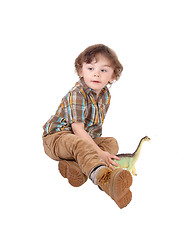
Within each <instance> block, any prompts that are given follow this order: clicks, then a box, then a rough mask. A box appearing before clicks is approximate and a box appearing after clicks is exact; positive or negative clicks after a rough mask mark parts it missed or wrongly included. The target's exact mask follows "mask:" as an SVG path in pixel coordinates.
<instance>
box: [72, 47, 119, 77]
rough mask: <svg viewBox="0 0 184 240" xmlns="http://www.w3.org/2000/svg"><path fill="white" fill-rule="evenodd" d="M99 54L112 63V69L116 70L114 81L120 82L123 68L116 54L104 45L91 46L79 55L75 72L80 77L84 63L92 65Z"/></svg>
mask: <svg viewBox="0 0 184 240" xmlns="http://www.w3.org/2000/svg"><path fill="white" fill-rule="evenodd" d="M97 54H102V55H103V56H105V57H107V58H108V59H109V60H110V61H111V67H112V68H113V69H114V79H115V80H118V79H119V77H120V75H121V73H122V71H123V66H122V65H121V63H120V62H119V60H118V57H117V55H116V53H115V52H114V51H113V50H112V49H110V48H109V47H107V46H105V45H103V44H95V45H92V46H89V47H88V48H86V49H85V50H84V51H83V52H82V53H80V54H79V56H78V57H77V58H76V59H75V70H76V72H77V74H78V75H79V72H80V70H81V68H82V65H83V63H84V62H85V63H91V62H92V61H93V60H94V58H95V56H96V55H97Z"/></svg>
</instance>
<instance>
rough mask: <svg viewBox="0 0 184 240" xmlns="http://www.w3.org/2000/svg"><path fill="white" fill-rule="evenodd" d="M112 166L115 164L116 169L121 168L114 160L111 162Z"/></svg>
mask: <svg viewBox="0 0 184 240" xmlns="http://www.w3.org/2000/svg"><path fill="white" fill-rule="evenodd" d="M111 164H113V165H114V166H116V167H119V165H118V163H117V162H114V161H113V160H111Z"/></svg>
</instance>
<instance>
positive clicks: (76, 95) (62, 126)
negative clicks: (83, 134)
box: [43, 79, 111, 138]
mask: <svg viewBox="0 0 184 240" xmlns="http://www.w3.org/2000/svg"><path fill="white" fill-rule="evenodd" d="M110 98H111V96H110V93H109V90H108V88H107V87H105V88H103V89H102V90H101V92H100V94H99V97H98V99H96V93H95V92H94V91H93V90H92V89H91V88H89V87H88V86H87V85H86V84H85V82H84V80H83V79H81V80H80V81H79V82H77V83H76V84H75V86H74V87H73V88H72V89H71V91H69V92H68V93H67V95H66V96H65V97H64V98H63V99H62V101H61V104H60V105H59V107H58V109H57V111H56V114H55V115H53V116H51V118H50V119H49V120H48V121H47V122H46V123H45V125H44V126H43V129H44V133H43V136H46V135H48V134H52V133H55V132H58V131H63V130H65V131H72V128H71V124H72V123H75V122H82V123H84V127H85V130H86V131H87V132H88V134H89V135H90V136H91V137H92V138H96V137H100V136H101V135H102V124H103V122H104V118H105V115H106V113H107V110H108V108H109V104H110Z"/></svg>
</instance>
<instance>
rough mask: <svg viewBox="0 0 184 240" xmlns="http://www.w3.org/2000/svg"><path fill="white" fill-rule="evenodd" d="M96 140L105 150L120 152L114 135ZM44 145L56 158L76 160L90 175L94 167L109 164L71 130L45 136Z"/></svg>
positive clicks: (49, 154) (52, 156)
mask: <svg viewBox="0 0 184 240" xmlns="http://www.w3.org/2000/svg"><path fill="white" fill-rule="evenodd" d="M94 142H95V143H96V144H97V145H98V146H99V147H100V148H101V149H102V150H103V151H107V152H109V153H111V154H114V155H116V154H117V153H118V150H119V147H118V143H117V141H116V139H115V138H113V137H99V138H95V139H94ZM43 146H44V150H45V153H46V154H47V155H48V156H49V157H50V158H52V159H54V160H57V161H60V160H71V159H73V160H75V161H76V162H77V163H78V165H79V168H80V169H81V171H82V172H83V173H84V174H85V175H86V176H89V174H90V172H91V171H92V170H93V168H95V167H97V166H99V165H107V164H106V163H105V162H104V161H103V160H102V159H100V158H99V156H98V154H97V152H96V150H95V149H94V147H93V146H92V145H91V144H90V143H89V142H88V141H86V140H85V139H83V138H81V137H78V136H76V135H75V134H73V133H72V132H70V131H61V132H57V133H53V134H50V135H47V136H45V137H43Z"/></svg>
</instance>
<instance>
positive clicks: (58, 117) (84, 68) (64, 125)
mask: <svg viewBox="0 0 184 240" xmlns="http://www.w3.org/2000/svg"><path fill="white" fill-rule="evenodd" d="M75 69H76V72H77V74H78V76H79V78H80V80H79V81H78V82H77V83H76V84H75V86H74V87H73V88H72V89H71V90H70V91H69V92H68V93H67V94H66V96H65V97H64V98H63V99H62V101H61V104H60V105H59V107H58V109H57V112H56V114H55V115H54V116H51V118H50V119H49V120H48V121H47V122H46V123H45V125H44V126H43V128H44V133H43V145H44V150H45V152H46V154H47V155H48V156H49V157H51V158H52V159H55V160H58V161H60V162H59V170H60V172H61V174H62V175H63V177H65V178H68V181H69V183H70V184H71V185H72V186H75V187H78V186H80V185H82V184H83V183H84V182H85V181H86V180H87V178H88V177H89V178H90V179H91V180H92V182H93V183H94V184H96V185H98V186H99V188H100V189H102V190H103V191H104V192H106V193H107V194H108V195H109V196H110V197H111V198H112V199H113V200H114V201H115V202H116V204H117V205H118V206H119V207H120V208H123V207H125V206H127V205H128V204H129V202H130V201H131V199H132V193H131V191H130V189H129V188H130V186H131V184H132V176H131V174H130V173H129V171H126V170H122V169H118V168H117V169H115V168H114V166H117V167H118V164H117V163H115V162H114V161H113V159H119V158H118V157H117V156H116V154H117V152H118V143H117V141H116V139H114V138H112V137H101V135H102V124H103V122H104V118H105V115H106V113H107V110H108V108H109V104H110V98H111V96H110V93H109V90H108V88H107V85H108V84H112V83H113V82H114V81H115V80H118V78H119V77H120V75H121V72H122V70H123V67H122V65H121V63H120V62H119V60H118V58H117V56H116V54H115V53H114V51H113V50H112V49H110V48H108V47H107V46H105V45H103V44H97V45H93V46H90V47H88V48H87V49H85V50H84V51H83V52H82V53H81V54H80V55H79V56H78V57H77V58H76V60H75ZM71 160H73V161H71Z"/></svg>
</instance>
